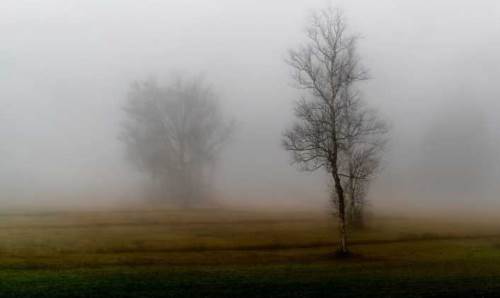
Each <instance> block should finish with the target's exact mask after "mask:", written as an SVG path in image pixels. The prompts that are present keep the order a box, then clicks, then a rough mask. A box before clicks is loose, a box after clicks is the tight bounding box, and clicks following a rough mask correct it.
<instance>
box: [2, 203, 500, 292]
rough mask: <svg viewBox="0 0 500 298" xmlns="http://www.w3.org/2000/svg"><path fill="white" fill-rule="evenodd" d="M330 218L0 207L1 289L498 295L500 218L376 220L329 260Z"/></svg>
mask: <svg viewBox="0 0 500 298" xmlns="http://www.w3.org/2000/svg"><path fill="white" fill-rule="evenodd" d="M332 222H333V221H332V219H331V218H329V217H328V216H327V215H322V214H316V213H308V212H303V213H300V212H281V213H271V212H257V211H238V210H211V209H200V210H194V211H189V212H187V211H175V210H155V211H151V210H150V211H121V212H118V211H116V212H104V211H103V212H53V213H5V214H0V297H33V296H36V297H101V296H107V297H180V296H182V297H184V296H188V297H207V296H208V297H324V296H329V297H360V296H369V297H429V296H431V297H432V296H436V297H437V296H454V297H456V296H459V295H460V296H467V297H486V296H492V297H494V296H500V229H499V228H500V221H499V222H498V224H496V223H493V222H491V221H490V222H489V223H488V224H485V223H483V224H479V223H476V224H470V223H466V222H464V221H458V220H453V219H449V220H444V219H441V220H432V219H429V218H420V219H409V218H396V217H380V218H374V219H373V220H371V222H370V227H369V228H368V229H366V230H364V231H362V232H355V233H353V235H352V237H351V239H350V242H351V245H352V251H353V252H354V253H355V254H356V256H355V257H354V258H352V259H347V260H340V259H335V258H333V257H332V252H333V251H334V250H335V247H336V233H335V226H334V225H333V223H332ZM486 222H487V221H486Z"/></svg>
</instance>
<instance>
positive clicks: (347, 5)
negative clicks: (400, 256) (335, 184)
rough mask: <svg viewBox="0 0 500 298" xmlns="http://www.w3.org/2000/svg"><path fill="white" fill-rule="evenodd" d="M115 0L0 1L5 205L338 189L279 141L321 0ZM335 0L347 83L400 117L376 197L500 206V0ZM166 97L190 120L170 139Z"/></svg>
mask: <svg viewBox="0 0 500 298" xmlns="http://www.w3.org/2000/svg"><path fill="white" fill-rule="evenodd" d="M111 2H112V3H113V5H102V3H101V2H100V1H79V2H76V1H62V0H52V1H47V2H44V3H43V4H42V3H35V2H29V1H27V2H24V1H10V0H8V1H5V2H2V3H0V32H1V34H0V35H1V36H2V42H1V45H0V100H1V103H2V104H1V108H0V124H1V125H0V133H1V134H2V139H3V142H2V144H1V146H0V152H1V156H2V167H0V168H1V170H0V183H1V188H0V189H1V191H0V194H1V196H0V197H1V198H2V203H3V204H4V206H6V208H7V207H13V208H17V207H26V206H85V207H89V208H93V207H96V206H97V207H99V206H104V205H106V206H124V205H125V204H126V203H131V204H135V203H142V202H145V201H149V202H151V201H154V200H163V198H164V197H169V198H181V197H183V198H188V199H187V201H186V200H182V202H181V204H186V205H191V204H193V205H197V204H200V205H203V204H205V203H207V202H208V201H210V200H213V201H217V202H219V203H226V204H228V205H255V206H274V207H276V206H280V207H283V208H284V207H290V208H297V207H301V208H302V207H304V206H307V207H310V208H315V207H324V206H325V205H326V204H328V203H327V202H328V198H329V195H328V193H329V191H330V189H329V184H328V180H329V179H330V178H329V177H328V178H327V177H325V175H324V173H319V172H315V173H305V172H300V171H296V169H294V167H292V166H290V162H291V159H290V155H289V154H288V153H287V152H285V151H284V150H283V148H282V147H281V146H280V142H281V139H282V134H283V132H284V131H285V130H286V128H288V127H290V125H292V124H293V122H294V119H295V118H294V117H295V115H294V110H293V108H294V103H295V102H296V101H297V100H299V99H300V90H297V89H295V87H296V86H294V83H293V82H292V79H291V75H293V74H292V73H291V72H293V71H292V70H291V68H290V65H288V64H287V63H285V60H286V59H287V55H286V53H287V50H288V49H294V48H295V47H296V45H297V44H301V43H302V42H304V41H305V39H306V38H305V37H306V34H305V28H306V27H307V20H308V19H307V16H308V15H309V14H310V12H311V10H314V9H318V8H322V7H325V2H324V1H319V0H318V1H287V2H286V3H284V2H283V1H266V2H264V1H263V2H262V3H260V2H259V4H255V2H254V1H238V2H237V3H236V2H235V1H226V0H223V1H183V2H182V3H176V4H175V5H174V4H173V2H172V3H171V2H155V1H146V2H142V1H119V2H118V1H116V2H114V1H111ZM458 3H459V4H458ZM331 4H333V5H334V6H336V7H337V6H338V7H340V8H341V9H342V11H343V14H344V16H345V17H346V19H347V20H348V23H349V28H350V31H351V32H353V33H354V34H357V33H359V38H358V43H357V53H358V54H359V56H360V57H361V60H362V62H363V65H364V66H365V67H366V70H367V73H369V74H370V76H369V77H370V79H369V80H366V81H365V80H363V81H361V82H359V84H357V86H356V88H355V89H356V90H353V94H356V96H359V98H362V99H363V100H364V101H367V102H369V103H370V105H369V107H370V108H374V109H375V110H377V111H378V114H377V115H378V116H379V117H380V119H384V120H385V122H386V123H387V127H388V128H390V133H389V134H388V135H387V136H386V137H387V139H388V140H389V141H388V142H387V143H384V144H385V146H384V148H385V149H384V154H383V155H381V158H380V160H379V161H378V162H377V166H376V167H374V171H375V168H376V173H377V176H376V177H375V176H374V179H373V180H371V181H370V187H369V188H368V187H367V189H368V190H369V191H368V192H367V193H366V194H363V197H364V198H366V200H367V202H369V203H368V205H369V207H370V208H371V209H374V210H387V209H389V208H393V209H399V210H412V211H414V210H429V209H453V210H460V209H461V208H466V206H468V207H470V206H473V207H474V208H477V209H488V208H491V207H498V200H497V195H496V194H497V193H498V191H499V188H500V187H499V186H498V183H496V181H497V180H498V178H499V177H500V166H499V165H500V158H499V157H498V154H496V152H498V151H499V150H500V143H499V141H498V140H500V134H499V133H498V132H499V131H500V129H499V128H500V121H499V119H500V118H498V115H497V114H498V112H497V110H498V109H499V108H500V106H499V103H498V99H497V98H498V91H497V90H496V89H497V88H496V86H495V78H497V77H498V76H499V75H500V67H499V66H498V65H500V63H498V59H500V58H499V56H498V49H499V48H500V41H499V39H498V38H496V36H498V34H500V32H499V31H500V26H499V23H498V20H499V19H500V7H498V5H499V4H498V3H496V2H495V1H485V2H484V3H482V4H481V5H475V4H473V3H469V2H466V1H458V2H457V1H451V0H450V1H439V2H438V3H433V4H432V5H431V6H428V5H422V4H419V3H417V2H414V3H411V4H408V3H405V4H404V5H403V4H401V3H400V2H399V1H396V0H394V1H381V2H379V1H377V3H375V2H373V3H372V2H369V1H356V0H355V1H332V3H331ZM117 8H119V9H117ZM464 16H467V18H468V19H470V20H471V22H470V23H468V24H465V23H464V22H463V19H464ZM393 24H400V25H399V26H398V27H397V28H394V26H393ZM178 73H182V74H183V75H182V76H178V75H176V74H178ZM150 77H152V78H154V79H151V80H149V79H147V78H150ZM198 77H201V78H203V79H196V78H198ZM134 82H136V83H134ZM354 91H355V92H354ZM140 98H142V99H148V98H149V99H151V101H150V103H151V102H153V103H154V106H153V105H149V106H146V105H145V106H140V104H139V102H140V100H139V99H140ZM153 98H154V99H153ZM182 98H184V99H188V98H189V100H184V99H182ZM167 106H168V107H171V106H174V107H175V108H172V109H171V108H167ZM180 110H182V111H192V114H182V113H180V112H179V111H180ZM162 113H163V115H165V113H171V114H169V115H168V117H167V118H166V119H172V125H174V126H176V125H178V124H180V123H184V121H186V122H187V123H191V124H193V125H191V126H190V125H187V126H184V127H185V128H186V130H182V129H181V130H178V131H176V133H174V134H168V135H169V136H172V137H173V139H172V140H168V141H165V140H164V141H165V142H168V143H169V144H170V145H169V147H168V150H164V147H162V146H158V144H156V143H155V142H156V141H157V140H156V139H155V138H151V135H154V133H153V131H156V130H158V129H165V127H163V128H161V127H162V125H165V123H162V122H161V121H160V120H159V118H158V115H159V114H162ZM183 116H187V117H184V118H183ZM212 116H213V117H212ZM191 117H192V118H191ZM160 118H161V117H160ZM162 119H164V118H162ZM182 119H185V120H182ZM149 120H151V121H149ZM233 120H235V122H236V123H237V125H236V127H235V126H234V124H233V122H232V121H233ZM134 121H136V122H134ZM148 121H149V122H148ZM138 122H140V123H142V124H141V125H143V126H140V125H139V126H138V125H135V124H137V123H138ZM134 123H135V124H134ZM169 125H170V124H169ZM180 126H182V125H180ZM180 126H179V127H180ZM187 127H189V128H187ZM182 139H183V140H182ZM186 144H189V145H186ZM182 146H188V147H189V148H191V149H190V150H195V151H196V152H194V151H189V150H188V151H186V150H181V149H180V148H181V147H182ZM163 150H164V152H163ZM159 151H162V153H161V154H159ZM145 152H146V153H145ZM187 176H189V177H192V178H191V179H187V180H186V179H185V177H187ZM183 177H184V178H183ZM186 183H189V185H186ZM345 184H346V186H347V184H348V182H345ZM202 198H204V199H206V200H207V201H204V202H201V201H200V200H204V199H202Z"/></svg>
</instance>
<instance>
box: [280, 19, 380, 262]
mask: <svg viewBox="0 0 500 298" xmlns="http://www.w3.org/2000/svg"><path fill="white" fill-rule="evenodd" d="M307 37H308V42H307V43H306V44H304V45H301V46H299V47H298V48H297V49H296V50H290V52H289V57H288V59H287V63H288V64H289V65H290V66H291V68H292V69H293V78H294V80H295V82H296V83H297V87H298V88H300V89H304V90H306V91H308V95H309V96H308V97H303V98H302V99H301V100H300V101H299V102H297V104H296V107H295V116H296V118H297V121H296V122H295V124H294V125H293V126H292V127H291V128H290V129H289V130H287V131H286V132H285V133H284V136H283V146H284V148H285V149H286V150H288V151H290V152H291V153H292V157H293V160H294V162H295V163H297V164H298V165H299V166H300V168H301V169H303V170H307V171H314V170H317V169H320V168H323V169H325V170H326V171H327V172H328V174H329V175H330V176H331V178H332V186H333V190H332V194H331V197H332V199H333V202H334V206H335V209H336V212H335V214H336V215H337V217H338V221H339V230H340V247H339V253H341V254H347V253H348V248H347V221H348V218H347V212H348V208H349V206H350V207H351V211H352V212H353V214H354V213H355V211H354V210H356V208H359V206H361V205H362V203H361V200H364V194H365V191H366V187H367V185H368V184H367V182H368V180H369V179H370V178H371V176H372V174H373V173H374V170H375V168H376V165H377V161H378V152H379V150H378V149H379V148H381V147H380V146H379V145H378V144H382V142H379V141H378V139H379V137H380V136H381V135H382V134H383V133H384V132H385V126H384V124H383V123H382V122H381V121H379V120H378V119H377V118H376V117H375V113H373V112H371V111H369V110H368V109H366V108H364V107H363V105H362V101H361V99H360V97H359V96H358V95H357V93H356V92H354V91H355V89H354V88H355V86H354V85H355V83H356V82H358V81H361V80H364V79H366V78H367V75H366V72H365V71H364V70H363V68H362V67H361V66H360V65H359V58H358V56H357V55H356V51H355V50H356V41H357V37H356V36H353V35H348V34H347V31H346V24H345V21H344V18H343V16H342V14H341V12H340V11H339V10H335V9H324V10H321V11H319V12H317V13H315V14H313V15H312V18H311V22H310V24H309V26H308V28H307ZM368 116H369V117H368ZM374 141H376V142H374ZM375 144H377V145H375ZM349 199H350V200H351V204H349V205H348V202H349Z"/></svg>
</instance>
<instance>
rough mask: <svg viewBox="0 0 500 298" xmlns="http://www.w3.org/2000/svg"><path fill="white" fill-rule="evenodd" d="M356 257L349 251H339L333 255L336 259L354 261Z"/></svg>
mask: <svg viewBox="0 0 500 298" xmlns="http://www.w3.org/2000/svg"><path fill="white" fill-rule="evenodd" d="M355 256H356V255H355V254H353V253H352V252H350V251H349V250H348V251H343V250H341V249H337V250H336V251H335V252H334V253H333V257H334V258H335V259H352V258H354V257H355Z"/></svg>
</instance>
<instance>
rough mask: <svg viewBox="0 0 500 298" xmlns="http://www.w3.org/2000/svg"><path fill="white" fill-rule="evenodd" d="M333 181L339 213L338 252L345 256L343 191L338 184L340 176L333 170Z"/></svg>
mask: <svg viewBox="0 0 500 298" xmlns="http://www.w3.org/2000/svg"><path fill="white" fill-rule="evenodd" d="M332 176H333V180H334V183H335V192H336V193H337V199H338V212H339V232H340V247H339V252H340V253H341V254H347V252H348V249H347V230H346V216H345V197H344V190H343V189H342V185H341V184H340V176H339V175H338V173H337V172H336V169H334V171H333V173H332Z"/></svg>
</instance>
